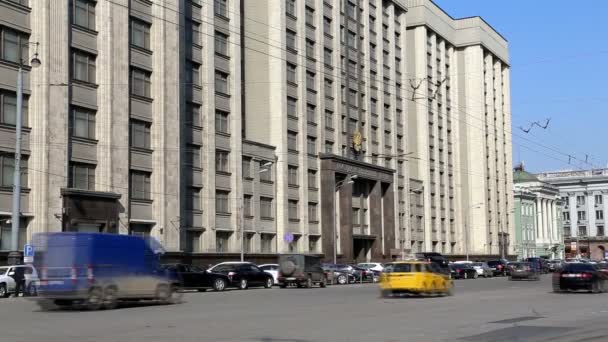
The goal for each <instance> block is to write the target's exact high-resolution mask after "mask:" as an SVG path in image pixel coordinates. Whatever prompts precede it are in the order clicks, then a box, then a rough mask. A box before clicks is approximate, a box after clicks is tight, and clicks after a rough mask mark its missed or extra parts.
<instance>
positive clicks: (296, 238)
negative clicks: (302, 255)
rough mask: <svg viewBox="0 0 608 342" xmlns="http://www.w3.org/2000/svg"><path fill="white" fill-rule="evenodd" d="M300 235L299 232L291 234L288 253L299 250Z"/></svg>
mask: <svg viewBox="0 0 608 342" xmlns="http://www.w3.org/2000/svg"><path fill="white" fill-rule="evenodd" d="M300 236H301V235H299V234H293V241H291V242H290V243H289V246H288V248H289V252H290V253H295V252H298V251H299V248H298V242H299V241H300Z"/></svg>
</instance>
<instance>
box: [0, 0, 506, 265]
mask: <svg viewBox="0 0 608 342" xmlns="http://www.w3.org/2000/svg"><path fill="white" fill-rule="evenodd" d="M442 22H445V23H447V24H445V25H444V24H441V23H442ZM442 37H443V38H442ZM0 38H1V39H2V41H1V44H0V46H2V51H0V76H1V77H0V110H1V112H0V135H1V136H2V139H0V163H2V168H0V172H1V173H2V174H1V175H0V176H1V177H0V180H1V181H2V183H1V184H0V225H1V229H0V251H1V252H5V251H7V250H8V249H9V248H10V246H8V242H9V241H10V236H11V231H10V228H9V226H10V225H9V223H8V219H9V218H10V211H11V196H12V185H13V184H12V174H11V172H12V171H11V170H13V169H14V168H13V166H12V164H11V163H14V152H15V150H14V149H15V147H14V141H15V115H16V110H15V109H16V86H17V83H16V80H17V70H18V69H19V65H20V61H24V62H25V63H26V65H24V66H23V68H24V74H25V76H24V81H25V82H24V87H23V89H24V94H25V97H24V106H23V109H24V124H23V141H24V142H23V148H22V153H23V155H24V158H23V160H22V163H23V165H22V170H24V172H23V190H22V193H21V198H22V211H21V216H22V219H21V224H20V226H21V230H20V232H19V236H20V238H19V245H23V243H25V242H27V241H31V237H32V235H33V234H35V233H38V232H46V231H94V232H105V233H120V234H137V235H144V236H153V237H155V238H157V239H158V240H159V241H160V242H161V243H162V244H163V245H164V246H165V248H166V249H167V250H168V251H170V252H172V253H175V254H176V255H178V254H179V255H183V256H187V257H188V258H191V257H193V258H195V259H196V258H202V259H205V258H206V259H209V260H210V259H227V258H235V257H238V255H239V252H240V251H241V246H243V247H242V248H243V250H244V252H245V254H246V255H247V257H248V258H272V257H274V256H275V255H276V253H283V252H305V253H314V254H323V255H324V256H325V258H326V259H331V258H332V254H333V253H334V251H335V252H336V253H337V257H338V259H339V260H340V261H343V262H352V261H353V260H358V261H362V260H371V259H374V260H388V259H391V258H394V257H396V256H398V255H401V254H403V253H406V252H407V253H409V252H416V251H437V252H442V253H446V254H459V253H460V254H464V253H465V250H466V251H467V252H471V254H479V255H481V254H483V255H488V254H492V255H498V254H500V253H501V251H505V250H507V249H508V248H510V247H509V243H508V236H509V235H510V234H511V230H512V222H511V216H510V215H509V214H508V212H509V210H507V208H509V207H510V206H512V203H510V202H509V197H510V196H509V191H511V188H512V187H511V186H510V185H509V184H510V183H509V182H510V178H509V177H510V173H509V175H507V174H506V173H504V174H503V172H504V169H505V167H506V168H507V169H510V166H509V164H508V163H510V153H511V152H510V135H509V133H508V131H507V130H506V127H508V126H509V125H510V118H509V115H508V113H509V106H510V104H509V91H508V89H509V69H508V51H507V50H508V47H507V43H506V41H505V40H504V38H502V37H501V36H500V35H499V34H498V33H497V32H496V31H494V30H493V29H492V28H491V27H490V26H489V25H488V24H487V23H485V22H484V21H483V20H482V19H481V18H478V17H475V18H466V19H453V18H451V17H449V16H448V15H447V14H445V13H444V12H443V11H441V9H439V8H438V7H437V6H436V5H435V4H434V3H432V2H431V1H406V0H358V1H357V0H340V1H337V0H335V1H330V0H264V1H262V0H255V1H254V0H251V1H250V0H247V1H245V0H214V1H211V0H159V1H148V0H103V1H102V0H72V1H63V2H62V1H58V2H57V1H55V0H36V1H34V0H0ZM28 48H29V49H28ZM33 54H37V56H38V57H39V59H40V60H41V62H42V64H41V66H40V67H39V68H35V69H34V68H31V67H30V66H29V65H27V61H28V60H29V58H30V57H31V56H32V55H33ZM435 61H436V62H435ZM429 63H430V64H432V65H429ZM437 63H438V64H437ZM429 70H430V71H429ZM427 71H429V72H428V73H427ZM411 75H415V77H417V78H419V79H423V80H424V82H426V83H424V84H425V85H424V86H423V87H422V86H420V89H418V88H416V85H417V82H413V81H412V80H411V78H412V76H411ZM464 75H469V76H464ZM471 75H475V76H474V77H472V76H471ZM433 84H438V86H437V87H435V86H433ZM413 86H414V87H413ZM414 88H415V89H414ZM418 96H422V97H423V100H421V99H420V98H418ZM482 102H485V106H484V105H483V104H482ZM421 103H422V104H421ZM427 107H428V108H427ZM456 108H463V111H466V112H467V113H468V114H463V112H462V111H461V110H456ZM484 108H485V109H484ZM475 121H481V122H475ZM473 126H477V129H472V128H471V127H473ZM479 180H481V181H479ZM477 204H480V206H476V205H477ZM463 212H466V213H467V214H466V215H463V214H462V213H463ZM465 223H466V224H465ZM465 226H466V227H467V228H466V229H465V228H463V227H465ZM464 236H466V237H467V238H466V239H465V238H464ZM501 237H502V238H501ZM465 240H466V241H465ZM334 241H335V242H334ZM465 246H466V248H465ZM507 253H508V254H511V250H509V251H507Z"/></svg>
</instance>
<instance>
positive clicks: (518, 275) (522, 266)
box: [509, 262, 540, 280]
mask: <svg viewBox="0 0 608 342" xmlns="http://www.w3.org/2000/svg"><path fill="white" fill-rule="evenodd" d="M510 265H511V272H510V275H509V280H516V279H519V280H521V279H527V280H540V273H539V272H538V270H537V269H536V268H534V267H533V266H532V264H531V263H529V262H512V263H510Z"/></svg>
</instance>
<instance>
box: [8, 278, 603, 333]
mask: <svg viewBox="0 0 608 342" xmlns="http://www.w3.org/2000/svg"><path fill="white" fill-rule="evenodd" d="M550 282H551V279H550V276H545V277H543V279H542V280H541V281H537V282H526V281H521V282H509V281H507V279H505V278H493V279H477V280H457V281H456V289H455V294H454V296H453V297H438V298H416V297H412V298H391V299H381V298H379V296H378V294H379V292H378V289H377V287H376V285H374V284H366V285H347V286H333V287H328V288H326V289H320V288H314V289H297V288H293V289H270V290H269V289H249V290H245V291H239V290H232V291H226V292H222V293H214V292H206V293H196V292H193V293H187V294H185V296H184V302H183V303H181V304H177V305H140V306H129V307H122V308H119V309H116V310H111V311H107V310H106V311H96V312H88V311H82V312H81V311H51V312H42V311H39V310H38V308H37V306H36V305H35V304H34V303H33V302H31V301H29V300H27V299H23V298H9V299H2V300H0V341H2V342H16V341H27V342H30V341H44V342H55V341H56V342H71V341H74V342H76V341H78V342H86V341H95V342H105V341H107V342H115V341H120V342H131V341H134V342H135V341H138V342H139V341H146V342H156V341H158V342H167V341H171V342H181V341H197V342H200V341H218V342H220V341H221V342H224V341H259V342H325V341H365V342H369V341H374V342H379V341H395V342H396V341H416V342H418V341H472V342H477V341H526V342H528V341H551V342H561V341H569V342H575V341H576V342H583V341H585V342H590V341H606V340H607V339H608V337H606V336H608V324H606V323H608V293H606V294H588V293H571V294H555V293H552V292H551V284H550Z"/></svg>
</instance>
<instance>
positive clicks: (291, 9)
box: [285, 0, 296, 18]
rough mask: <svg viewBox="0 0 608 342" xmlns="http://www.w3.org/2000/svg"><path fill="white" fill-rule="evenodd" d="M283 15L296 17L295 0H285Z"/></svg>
mask: <svg viewBox="0 0 608 342" xmlns="http://www.w3.org/2000/svg"><path fill="white" fill-rule="evenodd" d="M285 13H286V14H287V15H289V16H292V17H294V18H295V16H296V0H287V1H286V3H285Z"/></svg>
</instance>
